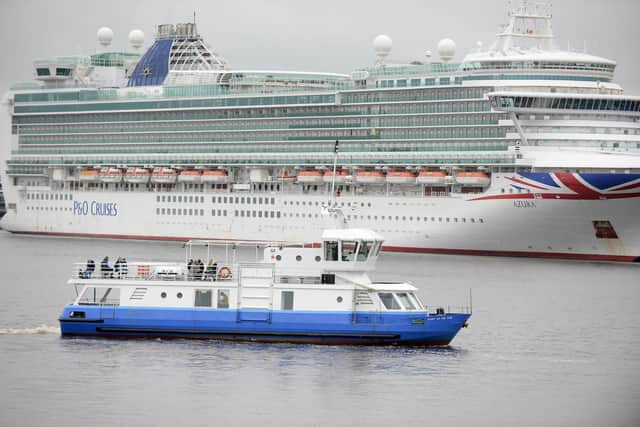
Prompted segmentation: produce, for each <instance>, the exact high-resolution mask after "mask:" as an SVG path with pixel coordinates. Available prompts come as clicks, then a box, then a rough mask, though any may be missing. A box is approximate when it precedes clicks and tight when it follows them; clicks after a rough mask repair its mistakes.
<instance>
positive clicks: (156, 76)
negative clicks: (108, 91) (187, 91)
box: [127, 39, 173, 86]
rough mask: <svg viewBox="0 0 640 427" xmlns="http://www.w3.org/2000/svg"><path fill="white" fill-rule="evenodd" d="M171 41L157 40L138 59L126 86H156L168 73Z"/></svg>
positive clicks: (162, 81)
mask: <svg viewBox="0 0 640 427" xmlns="http://www.w3.org/2000/svg"><path fill="white" fill-rule="evenodd" d="M172 44H173V40H172V39H163V40H157V41H156V42H155V43H154V44H153V46H151V48H149V50H148V51H147V53H145V54H144V56H143V57H142V58H141V59H140V61H139V62H138V64H137V65H136V68H135V69H134V70H133V73H132V74H131V78H129V83H128V84H127V86H158V85H161V84H162V83H164V79H165V78H166V77H167V74H168V73H169V52H170V51H171V45H172Z"/></svg>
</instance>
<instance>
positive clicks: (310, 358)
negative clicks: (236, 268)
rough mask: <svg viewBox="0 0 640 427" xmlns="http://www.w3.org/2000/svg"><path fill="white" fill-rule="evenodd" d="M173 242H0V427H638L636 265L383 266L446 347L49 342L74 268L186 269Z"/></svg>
mask: <svg viewBox="0 0 640 427" xmlns="http://www.w3.org/2000/svg"><path fill="white" fill-rule="evenodd" d="M183 251H184V249H183V248H182V245H181V244H179V243H163V242H134V241H117V240H94V239H69V238H51V237H28V236H16V235H11V234H8V233H6V232H0V384H1V386H0V405H1V406H0V426H87V425H91V426H107V425H108V426H183V425H184V426H227V425H239V426H249V425H259V426H286V425H304V426H324V425H339V426H377V425H388V426H414V425H415V426H445V425H446V426H545V425H546V426H574V425H575V426H638V425H640V265H637V264H636V265H633V264H614V263H594V262H577V261H559V260H535V259H518V258H499V257H473V256H444V255H411V254H386V253H385V254H383V255H382V256H381V259H380V261H379V263H378V271H377V272H376V273H374V274H373V278H374V279H379V280H409V281H411V282H413V283H414V284H415V285H416V286H417V287H419V289H420V295H421V297H422V299H423V300H424V301H425V302H426V303H427V304H428V305H430V306H438V305H442V306H451V307H453V306H461V305H468V304H469V299H470V295H469V293H470V289H472V298H473V316H472V318H471V320H470V326H469V328H467V329H463V330H462V331H461V332H460V333H459V335H458V336H457V337H456V339H455V340H454V341H453V343H452V345H451V346H450V347H447V348H424V349H423V348H418V349H415V348H412V349H405V348H359V347H351V346H315V345H287V344H258V343H227V342H217V341H189V340H173V341H172V340H168V341H164V340H100V339H62V338H60V335H59V328H58V322H57V318H58V314H59V312H60V311H61V309H62V307H63V305H64V304H65V303H68V302H70V301H71V299H72V297H73V295H74V294H73V289H72V287H71V286H69V285H67V284H66V281H67V279H68V278H69V276H70V274H71V271H72V268H71V264H72V263H73V262H80V261H83V260H86V259H87V258H93V259H96V260H98V259H100V258H102V256H104V255H109V256H110V258H111V259H115V258H116V257H117V256H125V257H127V259H128V260H129V261H133V260H136V259H163V260H181V259H184V258H183V257H184V252H183Z"/></svg>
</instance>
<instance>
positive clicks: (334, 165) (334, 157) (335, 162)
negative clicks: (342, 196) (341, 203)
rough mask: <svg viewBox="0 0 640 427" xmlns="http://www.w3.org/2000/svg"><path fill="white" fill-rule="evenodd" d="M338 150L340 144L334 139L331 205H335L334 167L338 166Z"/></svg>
mask: <svg viewBox="0 0 640 427" xmlns="http://www.w3.org/2000/svg"><path fill="white" fill-rule="evenodd" d="M339 148H340V142H339V141H338V140H337V139H336V145H335V146H334V147H333V175H332V177H331V200H332V201H333V204H334V205H335V204H336V203H335V202H336V191H335V189H336V167H337V166H338V149H339Z"/></svg>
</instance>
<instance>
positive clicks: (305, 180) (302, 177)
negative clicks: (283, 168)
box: [298, 171, 322, 184]
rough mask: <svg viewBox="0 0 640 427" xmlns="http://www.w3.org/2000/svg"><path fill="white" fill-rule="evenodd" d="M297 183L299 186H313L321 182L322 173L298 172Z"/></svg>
mask: <svg viewBox="0 0 640 427" xmlns="http://www.w3.org/2000/svg"><path fill="white" fill-rule="evenodd" d="M298 182H299V183H301V184H314V183H319V182H322V172H320V171H300V172H298Z"/></svg>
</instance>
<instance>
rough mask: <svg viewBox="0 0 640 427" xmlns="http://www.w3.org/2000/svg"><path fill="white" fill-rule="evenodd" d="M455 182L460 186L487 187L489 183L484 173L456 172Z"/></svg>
mask: <svg viewBox="0 0 640 427" xmlns="http://www.w3.org/2000/svg"><path fill="white" fill-rule="evenodd" d="M456 182H457V183H458V184H462V185H474V186H482V187H484V186H487V185H489V183H490V182H491V179H490V178H489V176H487V174H486V173H484V172H458V174H457V175H456Z"/></svg>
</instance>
